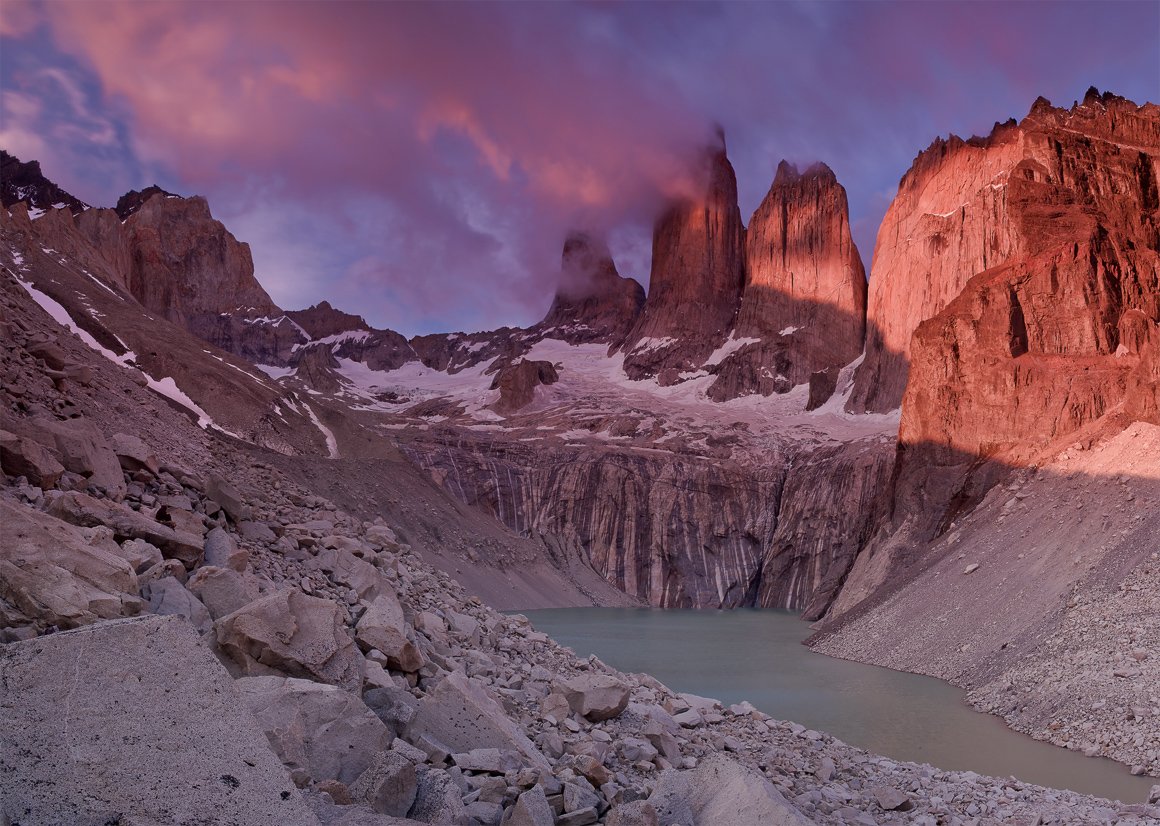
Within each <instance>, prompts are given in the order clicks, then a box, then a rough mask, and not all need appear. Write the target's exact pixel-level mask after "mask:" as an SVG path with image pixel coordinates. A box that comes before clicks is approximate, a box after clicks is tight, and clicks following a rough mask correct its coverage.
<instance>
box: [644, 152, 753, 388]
mask: <svg viewBox="0 0 1160 826" xmlns="http://www.w3.org/2000/svg"><path fill="white" fill-rule="evenodd" d="M703 160H704V164H705V169H704V173H705V180H706V188H705V196H704V197H703V198H702V199H700V200H698V201H684V202H680V203H676V204H674V205H673V206H671V207H670V208H669V209H668V210H667V211H666V212H665V214H664V215H662V216H661V218H660V220H658V221H657V224H656V226H655V228H654V231H653V256H652V272H651V275H650V277H649V292H648V298H647V300H646V301H645V304H644V310H643V312H642V313H641V316H640V319H639V320H638V321H637V323H636V325H635V327H634V328H633V329H632V332H631V333H630V334H629V336H628V339H627V341H626V344H625V347H624V350H625V359H624V369H625V372H626V373H627V374H628V376H629V377H630V378H633V379H639V378H644V377H646V376H657V377H658V379H659V380H660V382H661V383H662V384H672V383H674V382H676V381H678V380H679V375H680V373H682V372H684V371H690V370H696V369H698V368H700V366H701V365H702V364H703V363H704V361H705V359H706V358H707V357H708V356H709V355H710V354H711V353H712V352H713V351H714V350H715V349H716V348H717V347H718V345H720V344H721V343H722V342H723V341H724V340H725V338H726V336H727V335H728V334H729V331H730V329H731V328H732V326H733V321H734V318H735V317H736V315H737V309H738V307H739V306H740V303H741V288H742V277H743V270H744V261H743V259H744V254H745V253H744V237H745V228H744V227H743V226H742V224H741V211H740V209H738V207H737V177H736V175H735V174H734V172H733V166H732V164H730V163H729V159H728V158H727V157H726V156H725V146H724V140H722V142H721V145H720V146H719V147H717V148H714V149H713V150H711V151H709V152H707V153H706V154H705V157H704V159H703Z"/></svg>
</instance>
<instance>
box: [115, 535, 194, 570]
mask: <svg viewBox="0 0 1160 826" xmlns="http://www.w3.org/2000/svg"><path fill="white" fill-rule="evenodd" d="M117 554H118V556H120V557H121V558H122V559H124V560H125V561H126V562H128V563H129V564H130V565H131V566H132V567H133V570H134V571H136V572H137V573H138V574H143V573H145V572H146V571H148V570H149V569H150V568H152V567H153V566H154V565H157V564H159V563H161V562H163V561H164V560H165V557H164V556H162V555H161V550H160V549H159V548H158V547H157V546H156V545H153V544H152V543H149V542H146V541H145V540H144V539H126V540H125V541H124V542H122V543H121V544H120V546H119V551H118V552H117ZM183 569H184V566H183Z"/></svg>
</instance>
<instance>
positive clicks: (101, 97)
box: [0, 0, 1160, 333]
mask: <svg viewBox="0 0 1160 826" xmlns="http://www.w3.org/2000/svg"><path fill="white" fill-rule="evenodd" d="M2 11H3V17H2V19H3V23H0V36H2V37H3V38H4V43H3V49H0V77H3V78H4V81H3V89H2V90H0V114H2V115H3V120H2V121H0V144H3V145H5V146H6V147H7V148H9V149H10V150H11V151H13V152H14V153H15V154H17V155H19V156H21V157H36V158H38V159H39V160H41V161H42V163H43V165H44V169H45V171H46V173H47V174H48V175H50V176H51V177H54V178H55V179H56V180H57V181H58V182H59V183H60V184H61V185H62V186H64V187H65V188H66V189H70V190H71V191H74V192H75V193H76V194H77V195H78V196H79V197H82V198H84V199H86V200H89V201H90V202H94V203H99V204H110V203H112V202H113V201H115V199H116V197H117V195H119V194H120V193H121V192H122V191H124V190H125V189H128V188H130V187H133V188H140V187H141V186H144V185H147V184H149V183H153V182H154V181H156V182H158V183H160V184H161V185H162V186H165V187H166V188H171V189H176V190H177V191H182V192H189V193H192V192H197V193H200V194H205V195H207V196H208V197H209V199H210V204H211V207H212V208H213V209H214V211H215V214H216V215H217V216H218V217H220V218H222V219H223V220H224V221H225V222H226V224H227V226H229V227H230V228H231V229H232V230H233V231H234V233H235V234H236V235H238V237H239V238H241V239H242V240H246V241H249V242H250V243H251V245H252V247H253V250H254V258H255V262H256V264H257V267H258V276H259V278H260V279H262V281H263V283H265V284H266V285H267V286H268V288H269V289H270V291H271V293H272V295H273V296H274V298H275V300H276V301H278V302H279V303H281V304H283V305H284V306H288V307H295V306H302V305H305V304H308V303H313V302H315V301H318V300H320V299H322V298H329V299H330V300H331V301H332V302H333V303H335V304H336V305H337V306H341V307H344V308H345V309H348V310H351V311H354V312H358V313H360V314H363V315H365V316H366V317H367V318H368V320H370V321H371V322H372V323H375V324H378V325H381V326H390V327H393V328H395V329H400V330H402V331H404V332H407V333H417V332H427V331H432V330H447V329H476V328H481V327H491V326H498V325H501V324H526V323H529V322H531V321H534V320H536V319H537V318H538V317H539V316H540V315H542V314H543V312H544V311H545V310H546V308H547V306H548V304H549V303H550V300H551V295H552V292H553V289H554V285H555V279H556V276H557V273H558V267H559V254H560V247H561V244H562V242H563V238H564V235H565V233H566V232H567V231H568V230H569V229H570V228H572V227H576V226H582V227H593V228H597V229H604V230H606V231H609V232H611V233H612V242H613V244H612V245H613V251H614V253H615V254H616V256H617V261H618V265H619V267H620V269H621V272H622V273H624V274H629V275H633V276H635V277H637V278H639V279H640V280H642V281H646V280H647V267H648V256H649V229H650V225H651V221H652V218H653V216H654V215H655V214H656V212H657V210H658V208H659V206H660V204H662V203H663V201H664V199H665V198H667V197H671V196H672V195H674V194H678V193H681V192H684V191H687V190H688V188H689V187H690V186H692V185H693V184H692V182H691V180H690V172H689V169H688V166H687V159H688V158H690V157H691V156H692V155H693V154H695V150H696V148H697V147H698V146H699V145H701V144H702V143H704V142H705V141H707V140H708V139H709V137H710V135H711V134H712V131H713V129H714V126H715V124H721V125H722V126H723V127H724V128H725V131H726V135H727V138H728V141H729V146H730V156H731V158H732V159H733V161H734V165H735V166H736V167H737V171H738V179H739V185H740V190H741V199H742V211H743V213H744V214H746V215H748V213H749V212H751V211H752V210H753V209H754V208H755V207H756V206H757V203H758V202H759V201H760V199H761V197H762V196H763V195H764V193H765V190H766V189H767V188H768V186H769V184H770V181H771V180H772V177H773V170H774V169H775V167H776V165H777V162H778V161H779V160H780V159H781V158H783V157H787V158H789V159H791V160H794V161H797V162H809V161H813V160H818V159H820V160H824V161H826V162H827V163H829V164H830V166H831V167H833V168H834V170H835V172H836V173H837V175H838V177H839V180H840V181H842V183H843V184H844V185H845V186H846V187H847V189H848V190H849V193H850V203H851V210H852V220H853V223H854V227H855V231H856V233H857V241H858V243H859V246H860V248H861V249H862V252H863V256H864V257H865V258H867V259H869V257H870V253H871V248H870V247H871V245H872V240H873V235H874V232H875V231H876V229H877V224H878V221H879V220H880V218H881V215H882V213H883V211H884V210H885V206H886V204H887V203H888V202H889V199H890V198H891V197H892V196H893V193H894V189H895V187H896V186H897V181H898V178H899V177H900V176H901V174H902V173H903V172H904V171H905V169H906V167H907V166H908V165H909V163H910V160H911V159H912V158H913V156H914V155H915V153H916V152H917V151H918V150H919V149H921V148H922V147H924V146H926V145H927V144H928V143H929V142H930V140H931V139H932V138H934V137H935V136H936V135H939V134H945V133H947V132H948V131H956V132H960V133H967V134H969V133H973V132H985V131H987V130H989V128H990V126H991V123H992V122H993V121H995V120H1002V119H1005V118H1007V117H1010V116H1016V117H1019V116H1022V115H1023V114H1024V113H1025V112H1026V110H1027V108H1028V107H1029V106H1030V103H1031V101H1032V100H1034V98H1035V97H1036V96H1037V95H1040V94H1043V95H1045V96H1047V97H1049V98H1051V99H1052V100H1055V101H1056V102H1059V103H1064V102H1066V103H1070V101H1071V100H1072V99H1073V98H1075V97H1078V96H1081V95H1082V94H1083V91H1084V89H1086V88H1087V86H1089V85H1093V84H1094V85H1097V86H1099V87H1100V88H1110V89H1112V90H1113V91H1116V92H1118V93H1120V94H1124V95H1126V96H1128V97H1133V98H1135V99H1136V100H1138V101H1143V100H1144V99H1151V100H1156V99H1158V98H1160V94H1158V93H1157V91H1158V90H1157V87H1158V86H1160V45H1158V42H1157V39H1156V38H1155V32H1156V31H1157V30H1158V29H1160V6H1157V5H1156V4H1150V3H1122V4H1117V3H1111V4H1109V3H1100V4H1096V5H1095V6H1089V5H1086V4H1083V3H1069V4H1058V5H1046V4H985V3H984V4H977V3H972V4H964V5H958V4H913V3H904V4H890V3H854V4H842V3H825V4H821V3H788V2H787V3H777V4H768V5H761V4H737V3H730V4H721V5H718V4H698V3H678V4H663V3H649V4H615V5H613V4H603V3H580V4H555V3H553V4H528V3H520V4H499V3H487V4H484V3H467V4H459V3H431V4H406V3H376V2H352V3H346V2H336V3H311V2H295V3H290V2H248V3H220V2H215V0H208V1H207V2H153V3H141V2H100V0H94V1H91V2H78V3H71V2H52V3H46V4H43V5H40V4H29V3H24V2H16V0H5V2H4V6H3V9H2Z"/></svg>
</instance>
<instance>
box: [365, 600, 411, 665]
mask: <svg viewBox="0 0 1160 826" xmlns="http://www.w3.org/2000/svg"><path fill="white" fill-rule="evenodd" d="M355 639H357V640H358V641H359V644H360V645H362V646H363V647H364V648H366V649H368V650H369V649H371V648H377V649H378V650H379V651H381V652H383V654H385V655H386V657H387V665H388V667H390V668H393V669H395V670H396V671H408V672H411V671H418V670H419V669H420V668H422V667H423V662H424V660H423V655H422V654H421V653H420V652H419V649H418V648H417V647H416V646H415V644H414V643H413V642H411V641H410V640H409V639H407V623H406V620H404V618H403V606H402V605H400V604H399V600H398V599H397V598H396V597H395V595H394V594H393V593H391V592H390V591H384V592H383V593H381V594H379V595H378V596H377V597H376V598H375V600H374V601H373V602H372V603H371V604H370V605H369V606H368V607H367V610H366V611H365V612H364V613H363V615H362V617H361V618H360V619H359V621H358V625H357V626H356V627H355Z"/></svg>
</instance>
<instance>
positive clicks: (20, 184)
mask: <svg viewBox="0 0 1160 826" xmlns="http://www.w3.org/2000/svg"><path fill="white" fill-rule="evenodd" d="M0 203H3V205H4V206H5V207H10V206H12V205H14V204H18V203H24V204H27V205H28V206H29V207H32V208H36V209H45V210H47V209H59V208H61V207H68V209H69V211H70V212H72V214H73V215H76V214H78V213H80V212H84V211H85V210H86V209H88V208H89V205H88V204H86V203H85V202H84V201H82V200H80V199H79V198H76V197H74V196H73V195H71V194H69V193H68V192H65V191H64V190H63V189H61V188H60V187H59V186H57V185H56V184H55V183H53V182H52V181H50V180H49V179H48V178H46V177H44V173H42V172H41V171H40V163H39V162H38V161H26V162H22V161H21V160H20V159H19V158H17V157H16V156H15V155H13V154H12V153H10V152H8V151H6V150H3V149H0Z"/></svg>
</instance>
